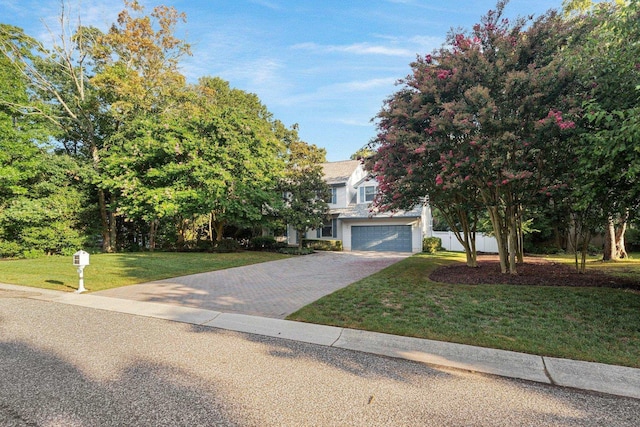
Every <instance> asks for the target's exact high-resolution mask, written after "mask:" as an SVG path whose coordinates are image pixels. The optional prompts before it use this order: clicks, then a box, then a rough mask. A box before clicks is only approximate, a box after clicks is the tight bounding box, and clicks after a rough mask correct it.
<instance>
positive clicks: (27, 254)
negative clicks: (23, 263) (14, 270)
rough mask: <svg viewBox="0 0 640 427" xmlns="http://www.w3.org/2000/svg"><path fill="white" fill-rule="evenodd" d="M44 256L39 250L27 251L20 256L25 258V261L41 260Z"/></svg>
mask: <svg viewBox="0 0 640 427" xmlns="http://www.w3.org/2000/svg"><path fill="white" fill-rule="evenodd" d="M44 255H45V254H44V252H43V251H42V250H41V249H27V250H26V251H24V252H23V253H22V256H23V257H25V258H26V259H36V258H41V257H43V256H44Z"/></svg>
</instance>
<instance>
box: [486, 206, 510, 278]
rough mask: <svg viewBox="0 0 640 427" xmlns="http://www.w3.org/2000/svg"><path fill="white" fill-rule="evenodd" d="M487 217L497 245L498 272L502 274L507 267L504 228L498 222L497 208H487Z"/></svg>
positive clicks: (499, 221) (505, 271) (500, 222)
mask: <svg viewBox="0 0 640 427" xmlns="http://www.w3.org/2000/svg"><path fill="white" fill-rule="evenodd" d="M489 217H490V218H491V224H492V226H493V233H494V234H495V237H496V242H497V244H498V257H499V258H500V272H501V273H502V274H506V273H507V269H508V266H509V260H508V248H507V242H506V237H507V236H505V232H504V227H503V226H502V221H501V220H500V215H499V214H498V208H497V207H496V206H490V207H489Z"/></svg>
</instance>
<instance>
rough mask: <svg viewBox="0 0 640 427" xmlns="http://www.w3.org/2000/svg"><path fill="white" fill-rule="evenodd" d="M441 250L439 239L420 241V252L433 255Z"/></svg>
mask: <svg viewBox="0 0 640 427" xmlns="http://www.w3.org/2000/svg"><path fill="white" fill-rule="evenodd" d="M440 249H442V239H440V238H439V237H425V238H424V239H422V252H426V253H429V254H435V253H436V252H437V251H439V250H440Z"/></svg>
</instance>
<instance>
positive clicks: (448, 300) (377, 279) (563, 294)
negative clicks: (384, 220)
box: [288, 252, 640, 367]
mask: <svg viewBox="0 0 640 427" xmlns="http://www.w3.org/2000/svg"><path fill="white" fill-rule="evenodd" d="M463 261H464V258H463V255H462V254H454V253H446V252H445V253H439V254H437V255H426V254H418V255H415V256H412V257H410V258H407V259H405V260H403V261H401V262H399V263H397V264H395V265H393V266H391V267H389V268H387V269H385V270H383V271H381V272H379V273H377V274H375V275H373V276H370V277H367V278H365V279H363V280H360V281H359V282H356V283H354V284H352V285H350V286H348V287H346V288H344V289H342V290H339V291H337V292H335V293H333V294H331V295H328V296H326V297H324V298H322V299H320V300H318V301H317V302H315V303H313V304H311V305H309V306H307V307H304V308H303V309H301V310H300V311H298V312H296V313H294V314H292V315H290V316H289V317H288V319H290V320H297V321H304V322H311V323H319V324H326V325H335V326H341V327H348V328H355V329H364V330H369V331H377V332H383V333H389V334H396V335H405V336H412V337H420V338H428V339H434V340H441V341H450V342H458V343H464V344H470V345H478V346H483V347H492V348H501V349H505V350H514V351H520V352H525V353H530V354H539V355H545V356H554V357H562V358H570V359H579V360H587V361H596V362H602V363H609V364H616V365H625V366H632V367H640V292H637V291H631V290H618V289H608V288H575V287H574V288H569V287H558V286H549V287H547V286H537V287H534V286H514V285H450V284H442V283H435V282H432V281H430V280H429V279H428V275H429V272H430V271H432V270H433V269H435V268H436V267H437V266H438V265H442V264H444V263H451V262H463ZM589 268H606V269H607V270H608V272H609V273H612V274H621V275H627V276H628V275H632V276H635V277H638V276H639V275H640V262H638V261H628V262H620V263H607V264H603V263H601V262H594V261H592V262H590V263H589Z"/></svg>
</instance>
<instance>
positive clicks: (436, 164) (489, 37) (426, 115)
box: [368, 2, 575, 274]
mask: <svg viewBox="0 0 640 427" xmlns="http://www.w3.org/2000/svg"><path fill="white" fill-rule="evenodd" d="M505 5H506V2H499V3H498V4H497V6H496V10H495V11H489V12H488V13H487V15H486V16H484V17H483V18H482V20H481V22H480V23H479V24H477V25H475V26H474V27H473V30H472V31H471V32H464V31H453V32H451V33H450V34H449V36H448V40H447V45H445V46H444V47H442V48H441V49H439V50H437V51H435V52H433V53H432V54H430V55H426V56H419V57H418V58H417V59H416V61H415V62H414V63H412V64H411V67H412V70H413V72H412V74H410V75H409V76H408V77H406V78H405V79H404V80H403V81H401V83H402V84H403V85H404V87H403V88H402V89H401V90H400V91H398V92H397V93H396V94H394V95H393V96H392V97H391V98H389V99H388V100H387V101H386V103H385V107H384V108H383V110H382V111H381V112H380V113H379V114H378V119H379V125H378V127H379V134H378V137H377V138H376V139H375V140H374V141H373V145H374V146H375V147H377V153H376V154H375V155H374V156H373V157H371V158H370V160H369V162H368V164H369V168H370V169H372V170H373V171H374V173H375V174H376V176H377V179H378V181H379V183H380V187H379V188H380V191H381V195H380V197H379V198H378V200H377V204H378V206H380V207H381V208H382V209H390V208H396V207H403V206H408V205H409V204H412V203H415V201H416V200H418V198H419V197H423V196H425V195H428V196H429V200H430V201H431V202H432V203H435V204H436V206H437V207H438V208H440V209H441V210H442V211H443V212H447V211H448V212H452V213H455V212H456V208H457V210H458V211H459V214H458V215H456V220H457V221H456V222H458V223H460V224H463V223H464V222H465V221H466V223H468V224H469V226H468V227H467V228H468V230H462V231H469V232H471V231H473V224H474V223H475V218H476V215H477V211H478V207H480V206H482V207H483V208H484V209H486V210H487V211H488V214H489V217H490V219H491V224H492V226H493V232H494V234H495V236H496V240H497V242H498V250H499V255H500V266H501V271H502V272H503V273H507V272H509V273H511V274H517V268H516V261H517V259H520V260H521V258H522V237H521V236H522V223H523V221H524V219H525V217H524V216H525V215H526V208H527V205H528V204H535V203H540V198H541V196H542V191H541V190H542V188H544V187H546V186H548V185H549V184H548V183H547V182H546V181H549V180H552V181H554V185H557V184H558V183H555V181H556V179H555V178H553V179H552V178H550V177H549V176H548V175H546V173H547V171H552V170H554V168H553V167H549V166H548V165H549V164H552V163H553V162H554V161H555V160H554V155H555V154H557V153H558V152H561V151H562V147H561V146H562V144H563V143H564V139H565V138H563V137H562V132H559V134H558V136H557V137H556V138H553V139H552V140H548V139H545V138H543V137H542V133H541V131H540V127H541V122H540V121H541V120H542V121H543V122H544V123H547V122H548V123H549V124H550V125H553V126H555V127H556V128H557V129H558V130H560V131H568V130H571V129H572V128H573V127H574V126H575V124H574V122H573V121H571V120H569V119H568V118H567V115H568V114H569V111H568V110H569V109H570V108H571V107H572V102H573V101H572V99H571V98H570V97H569V96H568V94H569V92H568V91H569V89H570V87H571V84H570V82H571V78H572V76H571V75H570V73H569V72H568V71H567V70H565V69H563V68H562V67H561V64H559V63H558V62H557V61H556V53H557V52H558V51H559V50H560V49H562V48H563V46H565V45H566V44H567V41H566V37H567V34H568V33H569V30H570V29H569V28H568V27H566V26H565V25H564V21H563V20H562V19H561V18H560V17H559V16H558V15H557V14H555V13H553V12H549V13H548V14H546V15H544V16H543V17H540V18H538V19H536V20H532V19H518V20H517V21H516V22H514V23H511V22H509V20H508V19H506V18H503V10H504V7H505ZM405 198H406V199H407V200H408V201H409V202H410V203H407V204H406V205H404V203H405V202H404V201H403V199H405ZM461 215H462V216H461ZM465 215H466V217H465ZM452 219H453V215H452ZM461 219H462V220H461ZM453 222H454V221H453V220H452V223H453ZM451 225H452V224H450V226H451ZM452 228H453V227H452ZM469 243H471V242H469ZM468 246H469V249H471V246H470V245H468ZM468 257H469V258H471V260H470V261H471V262H470V263H471V264H473V255H471V256H468Z"/></svg>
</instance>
